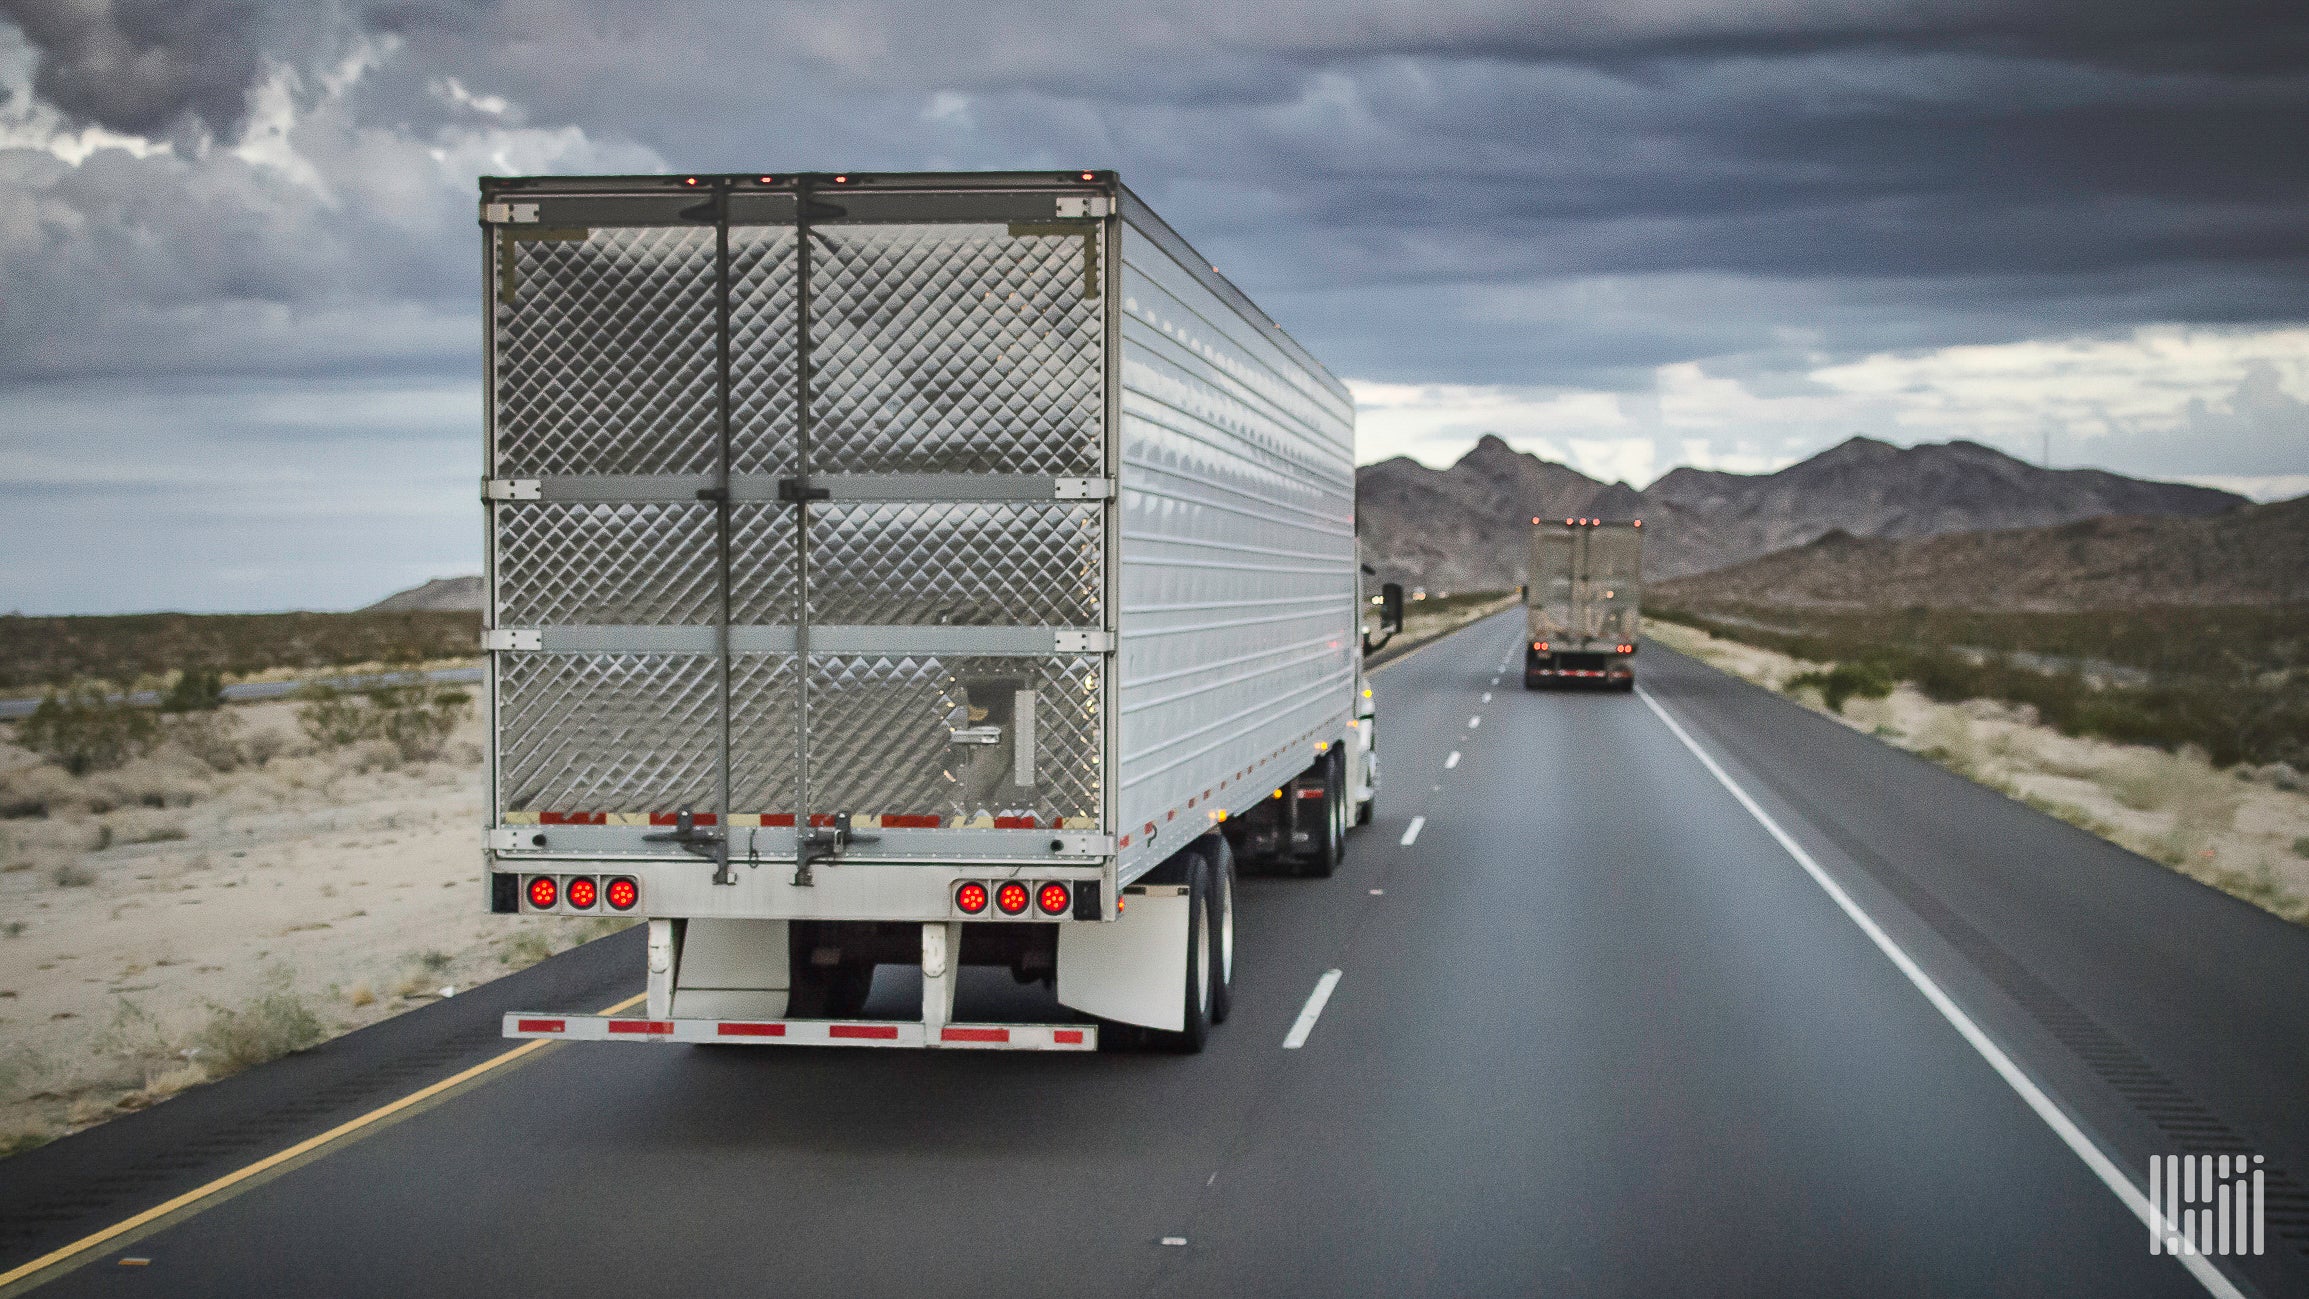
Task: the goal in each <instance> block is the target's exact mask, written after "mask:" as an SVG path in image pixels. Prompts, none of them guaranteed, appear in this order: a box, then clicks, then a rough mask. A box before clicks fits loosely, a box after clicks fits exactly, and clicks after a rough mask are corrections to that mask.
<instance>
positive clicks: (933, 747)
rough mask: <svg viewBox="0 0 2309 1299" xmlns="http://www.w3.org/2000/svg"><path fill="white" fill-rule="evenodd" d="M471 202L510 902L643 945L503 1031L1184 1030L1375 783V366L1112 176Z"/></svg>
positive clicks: (502, 842)
mask: <svg viewBox="0 0 2309 1299" xmlns="http://www.w3.org/2000/svg"><path fill="white" fill-rule="evenodd" d="M480 190H481V192H480V219H481V230H482V247H483V265H484V278H483V292H484V304H485V309H486V318H487V321H488V330H487V337H486V343H485V367H484V368H485V383H486V401H485V415H484V429H483V437H484V444H485V445H484V452H485V465H486V470H485V472H486V475H487V476H486V477H485V479H484V481H483V484H482V499H483V502H484V506H485V510H486V514H487V520H486V565H485V572H486V586H487V612H486V616H485V630H484V648H485V649H486V651H487V654H488V663H489V667H488V673H487V683H486V696H487V705H488V710H489V735H490V743H489V753H488V762H487V780H488V791H489V792H488V809H489V813H488V826H487V849H486V872H487V878H488V883H489V890H488V895H489V906H490V908H491V910H493V911H495V912H499V913H505V914H510V915H555V916H571V915H576V916H609V917H624V918H629V919H633V920H637V921H643V922H646V924H647V926H648V935H647V944H646V953H647V956H646V961H647V981H646V994H645V996H644V997H643V999H642V1001H643V1004H642V1005H641V1006H639V1007H638V1008H636V1009H635V1010H633V1011H630V1012H627V1013H620V1014H607V1015H605V1014H578V1013H570V1012H569V1011H567V1010H562V1009H545V1010H537V1011H522V1012H518V1013H514V1014H510V1015H508V1016H506V1018H505V1022H504V1032H505V1033H506V1035H507V1036H510V1037H520V1038H558V1039H574V1040H589V1041H613V1042H668V1041H670V1042H684V1043H717V1044H740V1045H796V1046H798V1045H851V1046H880V1047H925V1048H967V1049H1011V1050H1057V1051H1070V1050H1071V1051H1090V1050H1096V1049H1099V1048H1100V1046H1101V1044H1102V1042H1104V1043H1105V1044H1106V1045H1108V1046H1109V1047H1112V1046H1114V1045H1117V1044H1123V1043H1126V1042H1127V1043H1131V1044H1145V1043H1160V1044H1164V1045H1168V1046H1171V1047H1174V1048H1178V1049H1184V1050H1195V1049H1199V1048H1200V1047H1201V1045H1202V1043H1203V1041H1204V1038H1205V1036H1206V1035H1207V1033H1208V1032H1209V1031H1210V1028H1211V1026H1212V1025H1213V1024H1216V1023H1218V1022H1219V1021H1221V1020H1223V1019H1225V1018H1226V1015H1227V1011H1228V1008H1229V1004H1230V1001H1231V997H1232V988H1233V979H1234V971H1235V956H1236V952H1235V925H1234V889H1235V879H1236V872H1237V869H1238V864H1239V863H1243V862H1246V861H1248V860H1250V859H1254V858H1258V859H1266V860H1269V861H1277V862H1281V863H1284V864H1286V865H1287V866H1289V867H1291V868H1293V869H1296V870H1298V871H1300V872H1302V873H1305V874H1308V875H1313V876H1324V875H1328V874H1330V873H1331V872H1332V871H1333V870H1334V869H1336V867H1337V866H1338V864H1339V860H1340V854H1341V853H1342V851H1343V850H1344V847H1345V841H1346V838H1347V834H1348V832H1349V829H1350V827H1352V826H1353V825H1355V824H1356V823H1357V822H1358V821H1359V820H1362V819H1367V817H1368V810H1369V808H1370V807H1371V806H1372V801H1373V799H1374V798H1375V797H1376V795H1377V792H1378V788H1379V738H1378V730H1377V725H1378V719H1377V717H1376V716H1375V710H1374V705H1373V699H1372V692H1371V690H1370V688H1369V686H1368V685H1367V683H1366V680H1365V676H1364V665H1363V656H1364V654H1365V652H1366V648H1367V646H1368V645H1369V644H1370V643H1371V641H1372V639H1373V636H1374V634H1376V635H1377V636H1379V637H1382V638H1383V637H1384V636H1385V635H1386V634H1388V633H1390V632H1391V631H1392V630H1393V628H1392V626H1389V625H1387V624H1388V620H1389V618H1392V619H1393V622H1394V623H1395V624H1398V625H1399V623H1400V618H1401V595H1400V591H1399V589H1397V588H1394V587H1392V586H1389V587H1387V588H1385V589H1384V590H1382V591H1381V592H1379V593H1378V595H1377V596H1376V597H1372V596H1367V595H1366V593H1365V590H1364V581H1363V579H1364V577H1365V575H1366V570H1365V569H1364V568H1363V566H1362V565H1361V563H1360V561H1359V560H1358V557H1357V552H1356V548H1355V529H1354V506H1355V483H1354V436H1355V427H1354V409H1355V408H1354V402H1353V399H1352V398H1351V397H1350V396H1349V394H1348V391H1347V389H1346V387H1345V386H1344V385H1343V384H1341V383H1340V381H1339V380H1338V379H1337V378H1336V377H1334V376H1333V375H1332V374H1331V373H1330V372H1329V371H1328V370H1326V369H1324V368H1323V366H1322V365H1321V364H1320V363H1319V362H1317V361H1316V360H1315V358H1314V357H1313V356H1311V355H1309V354H1308V352H1307V351H1306V349H1304V348H1303V347H1301V346H1300V345H1299V344H1298V343H1297V342H1296V341H1294V340H1293V339H1292V338H1291V337H1290V335H1289V334H1287V333H1286V332H1285V331H1284V330H1283V329H1282V328H1281V327H1280V326H1278V325H1277V324H1276V323H1275V322H1274V321H1273V320H1271V319H1269V318H1268V317H1267V316H1266V315H1265V314H1264V313H1263V312H1261V311H1260V310H1259V309H1258V308H1257V307H1256V306H1254V305H1253V304H1252V303H1251V301H1250V300H1249V299H1248V298H1247V297H1245V296H1244V295H1243V293H1242V292H1241V291H1240V290H1239V289H1237V288H1236V287H1235V285H1234V284H1233V283H1232V282H1230V281H1229V280H1227V279H1226V278H1225V277H1224V276H1222V275H1220V274H1219V272H1218V270H1217V269H1216V268H1215V267H1213V266H1212V265H1211V263H1210V262H1209V261H1207V260H1206V259H1205V258H1203V257H1202V256H1201V255H1200V254H1198V253H1197V252H1196V251H1195V250H1194V249H1193V248H1192V247H1191V246H1190V245H1189V244H1188V243H1187V242H1186V241H1185V240H1184V239H1182V238H1181V237H1180V236H1179V235H1178V234H1177V233H1176V232H1175V231H1173V230H1172V228H1171V227H1170V226H1169V225H1168V224H1166V223H1165V222H1164V221H1163V220H1162V219H1161V218H1160V217H1158V216H1156V215H1155V213H1154V212H1153V210H1151V209H1150V208H1149V207H1148V206H1147V205H1146V204H1145V203H1144V202H1143V201H1141V200H1140V199H1139V198H1138V196H1137V195H1135V194H1134V193H1133V192H1132V191H1131V190H1130V189H1129V188H1127V187H1126V186H1124V185H1123V184H1122V183H1121V182H1120V180H1119V179H1118V178H1117V176H1116V175H1115V174H1114V173H1112V172H1108V171H1081V172H1007V173H855V172H853V173H845V174H801V175H789V174H782V173H781V174H766V173H765V174H747V175H690V176H599V177H522V178H486V179H484V180H483V181H482V182H481V186H480ZM1373 599H1375V600H1376V603H1377V607H1378V609H1379V614H1380V616H1379V617H1378V618H1377V619H1372V618H1370V617H1369V615H1370V613H1371V610H1372V605H1371V604H1370V603H1369V602H1370V601H1372V600H1373ZM1366 623H1371V624H1372V625H1371V626H1368V627H1367V626H1366ZM886 965H906V966H916V967H918V968H919V969H920V971H921V987H922V995H921V1005H920V1007H919V1010H918V1012H917V1011H916V1010H915V1008H914V1007H912V1006H911V1004H908V1005H906V1006H905V1007H904V1011H905V1013H902V1014H895V1015H892V1014H888V1013H882V1014H878V1015H877V1016H876V1017H865V1010H866V1007H867V1005H868V1003H869V1001H870V1000H871V998H870V995H869V994H870V990H871V989H872V987H873V982H874V972H875V970H876V968H877V967H880V966H886ZM972 966H993V967H1002V968H1006V969H1008V970H1009V971H1010V972H1011V973H1012V974H1013V975H1015V976H1016V977H1017V978H1018V979H1019V980H1020V981H1021V982H1026V983H1031V982H1035V981H1038V980H1039V981H1041V982H1044V983H1046V984H1048V985H1049V986H1050V987H1051V988H1052V989H1053V991H1054V993H1055V997H1054V1000H1055V1008H1054V1009H1053V1010H1051V1011H1050V1012H1049V1013H1048V1015H1047V1016H1046V1017H1045V1018H1046V1019H1047V1021H1048V1022H1041V1023H1013V1022H972V1021H969V1020H966V1019H958V1018H957V1015H956V1000H955V990H956V986H957V983H958V980H959V972H960V971H961V969H963V968H964V967H972ZM891 1000H892V998H891V997H884V998H883V999H882V1000H881V1001H878V1002H875V1003H874V1004H876V1005H880V1006H883V1007H884V1008H885V1012H886V1011H887V1006H888V1003H889V1002H890V1001H891ZM985 1018H988V1019H992V1018H994V1017H993V1016H987V1017H985ZM1102 1034H1103V1036H1102Z"/></svg>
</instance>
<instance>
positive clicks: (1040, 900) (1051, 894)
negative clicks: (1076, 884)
mask: <svg viewBox="0 0 2309 1299" xmlns="http://www.w3.org/2000/svg"><path fill="white" fill-rule="evenodd" d="M1073 901H1074V896H1073V895H1072V894H1070V893H1068V892H1067V891H1066V886H1065V885H1064V884H1061V883H1059V882H1058V881H1057V880H1052V881H1051V882H1049V883H1048V884H1045V885H1043V886H1042V887H1041V888H1040V889H1038V890H1036V891H1035V894H1034V905H1036V906H1038V907H1041V908H1042V914H1044V915H1046V916H1063V915H1065V914H1066V908H1067V905H1068V904H1069V903H1071V902H1073Z"/></svg>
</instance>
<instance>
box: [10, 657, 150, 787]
mask: <svg viewBox="0 0 2309 1299" xmlns="http://www.w3.org/2000/svg"><path fill="white" fill-rule="evenodd" d="M114 694H115V691H114V690H113V689H112V687H111V686H109V685H107V684H105V683H103V682H97V681H82V682H76V683H74V684H73V685H70V686H66V687H65V688H63V689H62V690H57V691H52V692H50V693H49V694H48V695H46V696H45V697H43V698H42V699H41V701H40V704H39V706H38V707H37V708H34V709H33V710H32V715H31V716H29V717H27V718H25V719H24V720H23V721H22V722H19V723H18V724H17V726H16V742H17V743H19V744H21V745H23V746H24V747H25V748H27V749H30V750H32V751H33V752H34V753H37V754H39V755H40V756H41V757H44V758H46V759H48V760H49V761H50V762H53V763H55V764H56V765H57V766H59V767H62V768H64V769H65V770H66V771H68V772H70V773H72V774H73V775H75V776H83V775H86V774H88V773H89V772H91V771H108V770H110V769H112V768H114V767H117V766H120V765H121V764H122V763H124V762H127V761H128V760H129V759H130V758H134V757H137V756H139V755H141V754H144V753H147V752H150V751H151V749H152V746H153V744H154V743H155V742H157V741H158V740H159V738H160V722H159V719H157V718H156V717H155V716H154V715H153V714H152V713H151V712H150V711H149V710H147V709H143V708H134V707H131V706H129V704H128V703H127V702H126V701H125V700H116V699H115V698H114V697H113V696H114Z"/></svg>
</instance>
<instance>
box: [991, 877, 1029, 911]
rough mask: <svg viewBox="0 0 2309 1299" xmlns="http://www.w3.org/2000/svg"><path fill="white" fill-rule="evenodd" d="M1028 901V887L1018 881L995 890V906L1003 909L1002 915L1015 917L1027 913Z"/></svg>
mask: <svg viewBox="0 0 2309 1299" xmlns="http://www.w3.org/2000/svg"><path fill="white" fill-rule="evenodd" d="M1026 900H1027V899H1026V886H1025V885H1024V884H1021V883H1019V882H1018V881H1017V880H1012V881H1010V882H1009V883H1008V884H1005V885H1003V886H1002V887H1001V888H998V889H996V890H994V905H995V906H997V907H999V908H1001V909H1002V914H1004V915H1006V916H1015V915H1018V914H1019V913H1021V912H1023V911H1025V910H1026Z"/></svg>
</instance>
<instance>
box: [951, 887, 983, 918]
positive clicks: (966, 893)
mask: <svg viewBox="0 0 2309 1299" xmlns="http://www.w3.org/2000/svg"><path fill="white" fill-rule="evenodd" d="M954 908H955V910H957V911H960V912H961V913H962V914H963V915H966V916H974V915H977V914H978V913H979V912H981V911H984V910H985V909H986V886H985V885H983V884H981V883H979V882H978V881H976V880H971V881H968V882H967V883H965V884H963V885H962V886H961V887H960V888H958V889H956V890H954Z"/></svg>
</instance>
